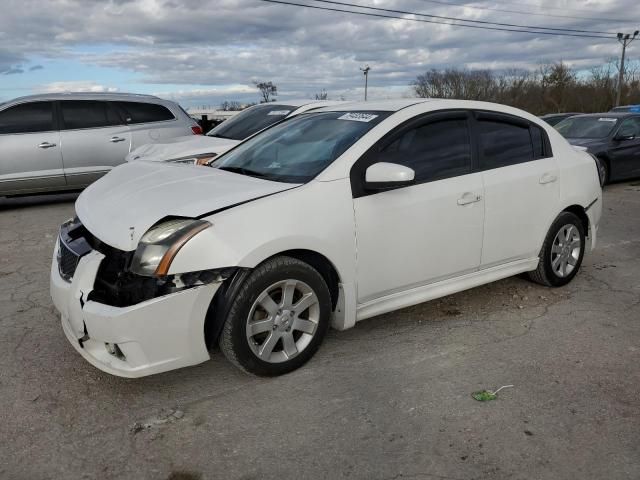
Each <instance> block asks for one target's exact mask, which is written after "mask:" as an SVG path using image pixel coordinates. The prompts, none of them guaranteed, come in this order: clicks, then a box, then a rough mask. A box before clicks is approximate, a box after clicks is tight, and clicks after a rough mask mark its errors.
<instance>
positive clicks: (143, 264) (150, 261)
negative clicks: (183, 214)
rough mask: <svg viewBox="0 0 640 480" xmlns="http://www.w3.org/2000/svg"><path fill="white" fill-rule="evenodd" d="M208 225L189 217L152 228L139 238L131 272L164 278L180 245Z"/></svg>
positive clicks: (168, 221) (165, 222)
mask: <svg viewBox="0 0 640 480" xmlns="http://www.w3.org/2000/svg"><path fill="white" fill-rule="evenodd" d="M210 226H211V224H210V223H209V222H207V221H205V220H195V219H191V218H175V219H172V220H167V221H164V222H161V223H158V224H156V225H154V226H153V227H151V228H150V229H149V230H147V232H146V233H145V234H144V235H143V236H142V238H141V239H140V242H139V243H138V248H136V251H135V253H134V254H133V260H132V262H131V268H130V269H131V271H132V272H133V273H136V274H138V275H143V276H145V277H152V276H156V277H161V276H164V275H167V274H168V272H169V267H170V266H171V262H172V261H173V259H174V258H175V256H176V254H177V253H178V252H179V251H180V249H181V248H182V247H183V246H184V244H185V243H187V242H188V241H189V240H191V239H192V238H193V237H194V236H196V235H197V234H198V233H200V232H201V231H203V230H205V229H207V228H209V227H210Z"/></svg>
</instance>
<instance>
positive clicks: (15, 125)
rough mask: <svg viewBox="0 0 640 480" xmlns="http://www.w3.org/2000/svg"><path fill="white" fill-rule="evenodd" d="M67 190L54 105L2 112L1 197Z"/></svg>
mask: <svg viewBox="0 0 640 480" xmlns="http://www.w3.org/2000/svg"><path fill="white" fill-rule="evenodd" d="M64 187H65V178H64V170H63V167H62V155H61V153H60V134H59V132H58V131H57V125H56V121H55V115H54V105H53V102H48V101H43V102H28V103H21V104H18V105H14V106H11V107H8V108H6V109H4V110H1V111H0V195H8V194H16V193H30V192H38V191H46V190H49V189H51V190H56V189H61V188H64Z"/></svg>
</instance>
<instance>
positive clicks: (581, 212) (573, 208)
mask: <svg viewBox="0 0 640 480" xmlns="http://www.w3.org/2000/svg"><path fill="white" fill-rule="evenodd" d="M562 212H569V213H573V214H574V215H575V216H576V217H578V218H579V219H580V222H581V223H582V227H583V229H584V235H585V237H588V236H589V216H588V215H587V212H586V210H585V208H584V207H583V206H581V205H569V206H568V207H567V208H565V209H564V210H562ZM562 212H560V213H562Z"/></svg>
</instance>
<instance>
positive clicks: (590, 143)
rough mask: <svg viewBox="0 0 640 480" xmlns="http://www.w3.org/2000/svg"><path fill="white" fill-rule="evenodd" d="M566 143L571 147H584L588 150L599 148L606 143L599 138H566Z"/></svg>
mask: <svg viewBox="0 0 640 480" xmlns="http://www.w3.org/2000/svg"><path fill="white" fill-rule="evenodd" d="M567 141H568V142H569V143H570V144H571V145H576V146H578V147H586V148H587V149H589V150H591V149H592V148H597V147H600V146H602V145H604V144H605V143H606V140H602V139H600V138H567Z"/></svg>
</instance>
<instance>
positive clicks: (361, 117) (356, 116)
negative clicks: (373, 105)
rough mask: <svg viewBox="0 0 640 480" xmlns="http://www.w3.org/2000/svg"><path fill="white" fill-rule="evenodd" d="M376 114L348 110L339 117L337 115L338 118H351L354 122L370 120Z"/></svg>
mask: <svg viewBox="0 0 640 480" xmlns="http://www.w3.org/2000/svg"><path fill="white" fill-rule="evenodd" d="M377 116H378V115H374V114H372V113H357V112H349V113H345V114H344V115H342V116H341V117H338V120H352V121H354V122H370V121H371V120H373V119H374V118H376V117H377Z"/></svg>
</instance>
